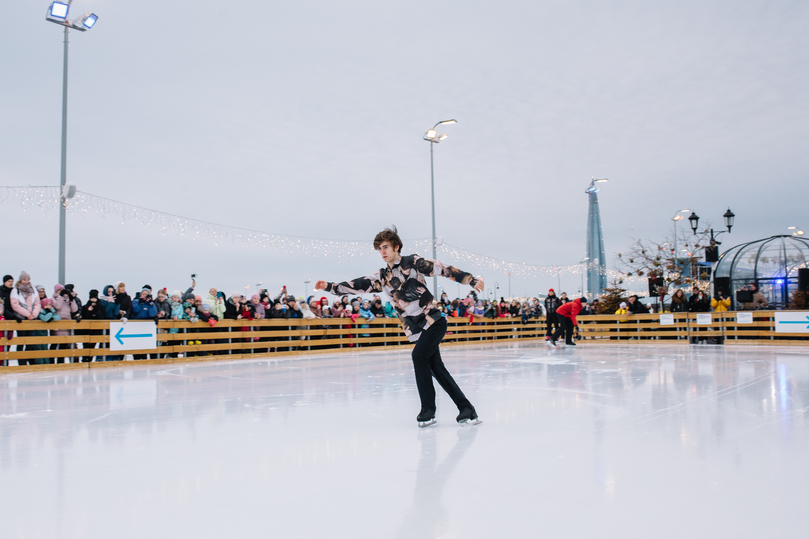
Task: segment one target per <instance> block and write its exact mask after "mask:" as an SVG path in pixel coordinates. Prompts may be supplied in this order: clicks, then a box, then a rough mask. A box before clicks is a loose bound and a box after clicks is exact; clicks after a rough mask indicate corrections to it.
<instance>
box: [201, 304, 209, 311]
mask: <svg viewBox="0 0 809 539" xmlns="http://www.w3.org/2000/svg"><path fill="white" fill-rule="evenodd" d="M202 310H203V311H210V310H211V306H210V305H208V304H207V303H203V304H202Z"/></svg>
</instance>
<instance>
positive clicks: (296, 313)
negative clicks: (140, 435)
mask: <svg viewBox="0 0 809 539" xmlns="http://www.w3.org/2000/svg"><path fill="white" fill-rule="evenodd" d="M195 288H196V281H195V280H194V279H193V278H192V282H191V286H190V287H189V288H188V289H186V290H185V291H184V292H183V291H181V290H171V291H169V290H168V289H167V288H158V289H157V290H156V291H155V290H154V289H153V288H152V287H151V286H150V285H143V286H142V287H140V290H139V291H138V292H137V293H135V294H133V295H132V296H130V294H129V292H128V291H127V286H126V284H125V283H123V282H117V283H115V284H112V285H107V286H106V287H104V288H103V290H100V291H99V290H96V289H93V290H90V291H89V293H88V296H87V298H86V299H85V300H82V299H81V298H80V297H79V294H78V292H77V291H76V290H75V287H74V286H73V285H72V284H65V285H61V284H57V285H55V286H54V287H53V292H52V293H51V294H50V295H49V294H48V291H47V290H46V288H45V287H44V286H40V285H36V286H34V285H32V284H31V276H30V275H29V274H28V273H26V272H24V271H23V272H21V274H20V276H19V279H17V280H16V281H15V280H14V278H13V277H12V276H11V275H5V276H4V277H3V284H2V286H0V303H2V313H0V319H3V320H14V321H16V322H20V323H21V324H22V325H21V326H19V329H17V330H16V334H17V336H19V337H42V336H48V335H49V334H50V336H53V337H65V336H68V335H69V334H70V330H67V329H54V330H50V331H48V330H43V329H27V328H25V324H24V322H25V321H42V322H52V321H59V320H77V321H80V320H117V321H122V322H126V321H128V320H154V321H156V322H159V321H161V320H185V321H188V322H193V323H204V324H208V325H210V326H211V327H214V326H216V324H217V323H218V322H219V321H220V320H246V321H252V320H261V319H295V318H301V319H312V318H350V319H352V322H356V320H357V319H358V318H362V319H364V320H365V321H371V320H373V319H375V318H397V314H396V311H395V310H394V308H393V306H392V305H391V303H390V302H389V301H384V302H383V299H382V297H380V296H379V295H373V296H372V297H371V298H363V297H358V296H357V297H349V296H342V297H339V298H336V299H334V300H333V301H331V302H330V301H329V300H328V299H327V298H326V297H315V296H314V295H311V296H309V297H308V298H303V297H300V298H297V297H295V296H294V295H292V294H290V293H289V292H288V291H287V289H286V287H283V288H282V289H281V290H280V292H279V293H278V294H277V295H275V296H271V295H270V294H269V293H268V292H267V290H266V289H262V290H260V291H259V292H258V293H256V294H253V295H251V296H250V297H247V296H245V295H244V294H242V293H241V292H238V291H236V292H232V293H231V294H230V295H226V294H225V293H223V292H222V291H220V290H217V289H216V288H211V289H209V290H208V292H207V294H206V295H205V297H204V298H203V296H202V295H201V294H197V293H196V292H195ZM750 292H751V297H752V298H753V303H751V304H750V305H747V304H745V305H743V308H745V309H747V308H749V309H758V308H766V300H764V297H763V295H762V294H761V293H760V292H759V291H758V290H756V289H751V291H750ZM569 301H570V299H569V298H568V297H567V294H566V293H565V292H562V293H561V295H560V296H558V297H557V296H556V295H555V293H554V290H553V289H550V290H549V291H548V294H547V296H546V297H545V298H543V299H542V300H540V299H539V298H538V297H533V298H525V299H521V300H518V299H510V300H506V299H505V298H502V297H501V298H500V300H499V301H497V300H489V299H480V298H478V296H477V293H476V292H475V291H474V290H473V291H471V292H470V293H469V294H468V295H467V296H466V297H465V298H463V299H461V298H456V299H449V297H448V295H447V293H446V292H444V293H442V294H441V297H440V298H438V299H437V300H435V303H436V306H437V307H438V309H439V310H440V311H441V312H442V314H443V315H444V316H447V317H456V318H470V320H473V319H474V318H475V317H483V318H490V319H494V318H520V319H521V320H522V322H523V323H527V322H528V321H529V320H530V319H538V318H540V317H543V316H544V317H545V319H546V324H547V333H548V334H550V332H551V331H552V326H555V325H556V320H555V312H556V309H557V308H558V307H560V306H561V305H564V304H565V303H567V302H569ZM730 305H731V301H730V298H725V297H724V296H723V295H722V293H721V292H719V293H717V295H716V296H715V297H714V298H710V299H709V297H708V296H706V294H705V292H703V291H702V290H700V289H698V288H696V287H695V288H694V289H693V291H692V294H691V295H690V296H688V297H687V296H686V295H685V294H684V293H683V291H682V290H678V291H677V292H676V293H675V294H674V295H673V296H672V298H671V303H670V304H669V309H670V312H675V313H676V312H710V311H711V310H712V309H713V310H714V311H717V312H721V311H726V310H728V309H729V308H730ZM762 305H763V307H762ZM648 312H649V308H648V307H647V306H646V305H645V304H644V303H643V302H641V301H640V300H639V298H638V296H637V295H632V296H630V297H629V298H628V299H627V301H626V302H623V303H621V304H620V308H619V309H618V310H617V311H616V313H615V314H643V313H648ZM598 313H599V300H598V299H594V300H593V301H592V303H590V304H584V305H582V310H581V313H579V314H581V315H588V314H598ZM40 327H41V326H40ZM168 331H169V332H170V333H176V332H177V331H178V330H177V329H176V328H173V329H169V330H168ZM13 333H14V332H13V331H8V332H7V335H6V337H7V338H9V339H10V338H12V336H13ZM74 333H75V334H76V335H101V334H103V330H98V329H76V330H74ZM60 340H61V341H65V342H59V341H60ZM88 341H89V339H88ZM196 344H200V343H199V341H196ZM49 346H50V348H49V349H51V350H59V349H68V348H70V347H71V346H72V343H70V342H67V340H66V339H54V342H53V343H51V344H50V345H49ZM93 347H95V344H94V343H92V342H86V343H84V344H83V345H82V348H83V349H89V348H93ZM20 348H21V347H20V346H18V347H17V349H18V350H20ZM46 349H48V345H45V344H35V345H25V350H26V351H29V350H46ZM106 357H107V359H108V360H110V359H112V360H115V359H121V356H113V355H108V356H106ZM81 359H82V361H86V362H89V361H92V360H93V357H92V356H89V355H88V356H86V357H83V358H81ZM136 359H139V358H136ZM20 361H25V360H20ZM52 361H54V360H48V359H42V360H31V362H32V363H39V362H52ZM55 361H57V362H59V361H64V359H56V360H55Z"/></svg>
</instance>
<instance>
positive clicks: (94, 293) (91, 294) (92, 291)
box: [90, 288, 98, 299]
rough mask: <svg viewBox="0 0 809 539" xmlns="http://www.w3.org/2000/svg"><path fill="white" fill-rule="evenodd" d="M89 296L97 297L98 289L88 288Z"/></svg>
mask: <svg viewBox="0 0 809 539" xmlns="http://www.w3.org/2000/svg"><path fill="white" fill-rule="evenodd" d="M90 297H91V298H96V299H98V290H96V289H95V288H93V289H92V290H90Z"/></svg>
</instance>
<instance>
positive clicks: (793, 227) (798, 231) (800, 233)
mask: <svg viewBox="0 0 809 539" xmlns="http://www.w3.org/2000/svg"><path fill="white" fill-rule="evenodd" d="M787 229H788V230H794V231H795V232H793V233H792V235H793V236H803V230H801V229H800V228H799V227H797V226H790V227H787Z"/></svg>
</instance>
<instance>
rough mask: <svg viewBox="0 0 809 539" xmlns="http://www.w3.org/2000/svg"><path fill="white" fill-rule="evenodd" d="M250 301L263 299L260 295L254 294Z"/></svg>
mask: <svg viewBox="0 0 809 539" xmlns="http://www.w3.org/2000/svg"><path fill="white" fill-rule="evenodd" d="M250 299H261V296H259V295H258V294H253V295H252V296H250Z"/></svg>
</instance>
